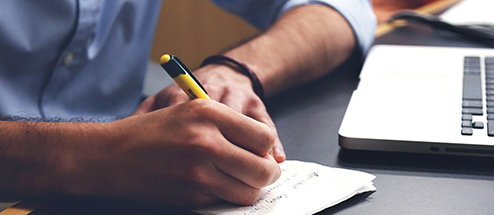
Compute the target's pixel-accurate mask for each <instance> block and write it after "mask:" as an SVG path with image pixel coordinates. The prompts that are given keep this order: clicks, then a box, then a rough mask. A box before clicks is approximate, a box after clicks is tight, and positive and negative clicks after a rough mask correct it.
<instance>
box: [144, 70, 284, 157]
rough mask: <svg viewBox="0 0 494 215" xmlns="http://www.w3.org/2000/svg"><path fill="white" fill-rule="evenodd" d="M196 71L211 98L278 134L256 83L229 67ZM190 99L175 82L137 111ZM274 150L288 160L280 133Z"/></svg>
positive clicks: (147, 110)
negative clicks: (258, 93)
mask: <svg viewBox="0 0 494 215" xmlns="http://www.w3.org/2000/svg"><path fill="white" fill-rule="evenodd" d="M194 74H195V76H197V78H198V79H199V80H200V81H201V83H202V85H203V86H204V87H205V88H206V90H207V91H208V95H209V96H210V97H211V99H213V100H216V101H219V102H221V103H223V104H226V105H227V106H229V107H230V108H232V109H233V110H235V111H237V112H239V113H242V114H244V115H246V116H248V117H251V118H253V119H255V120H257V121H259V122H262V123H264V124H266V125H268V126H269V127H270V128H271V129H272V130H273V132H274V133H275V134H276V127H275V125H274V123H273V121H272V119H271V117H270V116H269V114H268V112H267V110H266V107H265V106H264V104H263V102H262V101H261V99H260V98H259V97H258V96H257V95H256V94H255V93H254V91H253V89H252V83H251V81H250V79H249V78H248V77H247V76H245V75H243V74H241V73H238V72H236V71H234V70H232V69H231V68H229V67H226V66H221V65H214V64H211V65H208V66H205V67H203V68H201V69H199V70H197V71H196V72H194ZM189 100H190V99H189V98H188V97H187V95H186V94H185V93H184V92H183V91H182V90H181V89H180V88H179V87H178V86H177V85H176V84H174V85H171V86H168V87H166V88H164V89H163V90H162V91H160V92H159V93H158V94H156V95H154V96H152V97H149V98H148V99H146V100H145V101H144V102H143V103H142V104H141V105H140V106H139V108H138V109H137V110H136V112H135V114H142V113H148V112H151V111H154V110H157V109H160V108H164V107H168V106H173V105H177V104H181V103H184V102H187V101H189ZM270 153H271V154H272V155H273V156H274V158H275V159H276V161H278V162H283V161H284V160H285V154H284V151H283V146H282V144H281V141H280V139H279V138H278V136H277V134H276V140H275V144H274V147H273V149H272V150H271V152H270Z"/></svg>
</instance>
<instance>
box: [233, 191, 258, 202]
mask: <svg viewBox="0 0 494 215" xmlns="http://www.w3.org/2000/svg"><path fill="white" fill-rule="evenodd" d="M260 194H261V189H253V190H252V191H251V192H248V193H246V195H242V196H241V197H240V198H241V199H239V201H238V203H240V204H242V205H252V204H254V202H256V200H257V199H258V198H259V195H260Z"/></svg>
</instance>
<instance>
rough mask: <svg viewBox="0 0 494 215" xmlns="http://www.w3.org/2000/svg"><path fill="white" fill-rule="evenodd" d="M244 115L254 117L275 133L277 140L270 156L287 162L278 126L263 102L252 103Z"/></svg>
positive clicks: (246, 108) (278, 160)
mask: <svg viewBox="0 0 494 215" xmlns="http://www.w3.org/2000/svg"><path fill="white" fill-rule="evenodd" d="M244 114H245V115H247V116H249V117H252V118H253V119H255V120H257V121H259V122H262V123H264V124H266V125H267V126H268V127H270V128H271V130H272V131H273V132H274V135H275V140H274V146H273V148H272V150H271V151H270V154H271V155H273V157H274V159H275V160H276V161H277V162H278V163H281V162H283V161H285V160H286V155H285V151H284V149H283V145H282V144H281V140H280V138H279V137H278V133H277V131H276V126H275V125H274V122H273V120H272V119H271V117H270V116H269V114H268V112H267V110H266V107H265V106H264V104H263V103H262V101H260V100H258V101H252V102H250V103H249V105H247V106H246V107H245V109H244Z"/></svg>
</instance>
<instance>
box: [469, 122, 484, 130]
mask: <svg viewBox="0 0 494 215" xmlns="http://www.w3.org/2000/svg"><path fill="white" fill-rule="evenodd" d="M472 127H473V128H477V129H483V128H484V123H483V122H473V124H472Z"/></svg>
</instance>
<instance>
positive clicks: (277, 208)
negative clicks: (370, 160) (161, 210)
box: [194, 160, 376, 215]
mask: <svg viewBox="0 0 494 215" xmlns="http://www.w3.org/2000/svg"><path fill="white" fill-rule="evenodd" d="M280 167H281V170H282V173H281V176H280V178H279V179H278V181H276V182H275V183H274V184H272V185H270V186H268V187H265V188H263V189H262V191H261V195H260V197H259V198H258V199H257V201H256V202H255V203H254V204H252V205H250V206H238V205H234V204H229V203H224V204H220V205H214V206H211V207H208V208H205V209H201V210H196V211H194V212H196V213H199V214H207V215H209V214H215V215H237V214H238V215H260V214H270V215H271V214H283V215H286V214H314V213H317V212H319V211H321V210H324V209H325V208H328V207H331V206H334V205H336V204H338V203H340V202H342V201H344V200H346V199H349V198H350V197H352V196H354V195H356V194H359V193H363V192H368V191H375V190H376V188H375V187H374V186H373V185H372V180H373V179H374V178H375V176H374V175H371V174H368V173H364V172H360V171H354V170H347V169H339V168H331V167H327V166H323V165H320V164H316V163H310V162H302V161H294V160H289V161H285V162H283V163H281V164H280Z"/></svg>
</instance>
